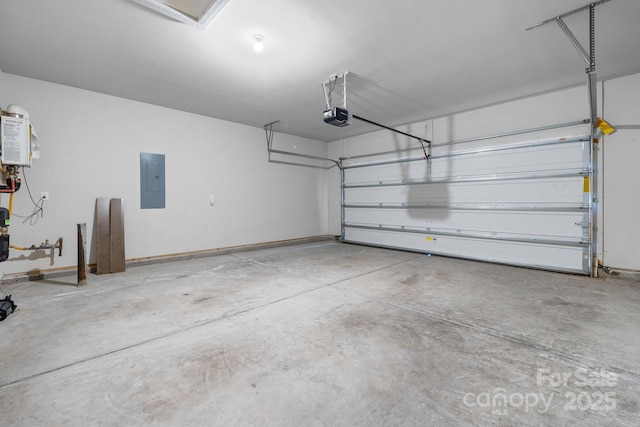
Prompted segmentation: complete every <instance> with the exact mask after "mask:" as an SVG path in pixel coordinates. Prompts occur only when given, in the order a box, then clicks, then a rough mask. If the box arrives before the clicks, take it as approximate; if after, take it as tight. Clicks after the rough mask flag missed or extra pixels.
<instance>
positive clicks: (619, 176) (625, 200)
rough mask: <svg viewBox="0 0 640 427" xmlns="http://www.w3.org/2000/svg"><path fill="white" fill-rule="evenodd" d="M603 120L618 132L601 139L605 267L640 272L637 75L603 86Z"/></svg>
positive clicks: (639, 101) (639, 86)
mask: <svg viewBox="0 0 640 427" xmlns="http://www.w3.org/2000/svg"><path fill="white" fill-rule="evenodd" d="M603 91H604V96H603V101H604V103H603V118H604V119H605V120H607V121H608V122H609V123H611V124H612V125H613V126H614V127H616V126H617V127H618V130H617V131H616V132H615V133H613V134H611V135H609V136H605V137H604V138H602V143H601V156H602V161H601V172H602V179H603V182H602V189H603V191H602V201H603V206H602V210H601V217H602V225H601V227H602V234H603V244H604V253H603V255H602V260H603V263H604V265H607V266H611V267H618V268H626V269H632V270H640V244H638V242H640V223H639V221H638V219H639V218H640V185H639V183H638V162H639V161H640V74H635V75H632V76H627V77H622V78H619V79H615V80H610V81H606V82H604V84H603Z"/></svg>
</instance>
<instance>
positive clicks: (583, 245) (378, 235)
mask: <svg viewBox="0 0 640 427" xmlns="http://www.w3.org/2000/svg"><path fill="white" fill-rule="evenodd" d="M590 159H591V144H590V127H589V125H588V124H585V123H584V122H576V123H567V124H562V125H557V126H553V125H552V126H547V127H544V128H538V129H535V130H521V131H514V132H511V133H509V134H502V135H496V136H485V137H480V138H475V139H469V140H465V141H456V142H449V143H443V144H435V143H434V144H433V145H432V146H431V150H430V156H429V158H428V159H425V158H424V155H423V154H422V148H418V149H416V150H409V151H394V152H385V153H371V154H367V155H361V156H357V157H352V158H350V159H348V160H344V161H343V168H344V175H343V179H344V183H343V206H342V208H343V215H342V218H343V220H342V233H343V240H344V241H346V242H352V243H361V244H367V245H374V246H380V247H389V248H398V249H404V250H411V251H417V252H424V253H429V254H438V255H446V256H453V257H461V258H469V259H476V260H483V261H491V262H497V263H504V264H511V265H519V266H527V267H534V268H540V269H546V270H554V271H565V272H575V273H582V274H590V271H591V256H590V251H591V248H590V239H589V236H590V228H591V227H590V218H591V203H590V200H591V185H590V183H591V167H590V161H591V160H590Z"/></svg>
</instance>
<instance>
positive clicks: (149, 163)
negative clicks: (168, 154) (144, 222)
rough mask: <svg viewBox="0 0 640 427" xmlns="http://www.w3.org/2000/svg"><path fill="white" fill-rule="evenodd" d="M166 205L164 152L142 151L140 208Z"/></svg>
mask: <svg viewBox="0 0 640 427" xmlns="http://www.w3.org/2000/svg"><path fill="white" fill-rule="evenodd" d="M164 207H165V176H164V154H154V153H140V208H141V209H164Z"/></svg>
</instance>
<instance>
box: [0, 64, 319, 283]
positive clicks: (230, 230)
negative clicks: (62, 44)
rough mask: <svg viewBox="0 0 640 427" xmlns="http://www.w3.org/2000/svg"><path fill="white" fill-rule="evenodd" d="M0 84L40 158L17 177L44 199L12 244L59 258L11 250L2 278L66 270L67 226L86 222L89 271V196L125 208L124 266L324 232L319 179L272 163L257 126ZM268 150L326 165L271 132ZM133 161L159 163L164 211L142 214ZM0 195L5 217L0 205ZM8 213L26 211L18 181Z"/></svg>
mask: <svg viewBox="0 0 640 427" xmlns="http://www.w3.org/2000/svg"><path fill="white" fill-rule="evenodd" d="M0 77H1V78H0V106H2V107H3V108H6V107H7V105H8V104H18V105H21V106H22V107H24V108H25V109H26V110H27V111H29V113H30V115H31V121H32V123H33V124H34V125H35V127H36V130H37V133H38V136H39V139H40V142H41V158H40V159H37V160H34V161H33V167H32V168H30V169H29V168H27V169H26V179H27V182H28V184H29V187H30V188H31V192H32V194H33V195H34V198H38V197H39V196H40V192H41V191H48V192H49V193H50V201H48V202H46V203H45V210H44V217H43V218H40V219H39V220H38V221H37V222H36V223H35V224H33V225H30V224H29V222H27V223H23V221H22V220H21V219H20V218H18V217H16V216H14V217H12V221H11V226H10V228H9V231H10V235H11V244H13V245H17V246H30V245H31V244H36V245H39V244H40V243H41V242H43V241H44V240H45V239H50V240H51V241H54V240H56V239H57V238H58V237H63V238H64V241H65V247H64V251H63V256H62V257H58V256H55V257H50V256H49V253H48V252H47V253H46V254H43V253H42V252H41V251H39V252H36V253H30V252H24V253H22V252H18V251H14V250H11V253H10V259H9V260H8V261H5V262H3V263H1V264H0V272H1V273H3V274H9V273H21V272H26V271H30V270H38V269H40V270H43V271H44V270H49V269H56V268H65V267H72V266H74V265H75V264H76V224H77V223H83V222H84V223H87V229H88V234H89V236H88V242H87V246H88V248H91V250H90V259H89V261H90V262H95V249H94V248H93V246H94V240H93V239H94V236H93V227H94V206H95V199H96V198H97V197H109V198H111V197H122V198H124V207H125V239H126V258H127V259H135V258H144V257H149V256H158V255H164V254H175V253H184V252H190V251H197V250H207V249H215V248H221V247H229V246H236V245H244V244H252V243H261V242H270V241H278V240H285V239H294V238H302V237H309V236H317V235H325V234H327V209H326V206H327V186H326V185H327V183H326V171H325V170H322V169H312V168H305V167H297V166H289V165H282V164H275V163H269V162H268V161H267V153H266V140H265V133H264V130H263V129H261V128H253V127H249V126H244V125H240V124H236V123H231V122H226V121H222V120H217V119H212V118H208V117H203V116H198V115H194V114H190V113H185V112H180V111H175V110H171V109H167V108H163V107H158V106H153V105H149V104H144V103H139V102H135V101H130V100H126V99H122V98H116V97H112V96H107V95H103V94H98V93H94V92H89V91H84V90H79V89H74V88H70V87H66V86H61V85H56V84H51V83H47V82H43V81H38V80H33V79H28V78H24V77H19V76H14V75H10V74H2V75H0ZM274 145H275V146H276V147H277V148H279V149H283V150H292V151H297V152H302V153H307V154H313V155H317V156H323V157H326V155H327V147H326V144H324V143H321V142H318V141H313V140H308V139H303V138H298V137H293V136H287V135H282V134H278V133H276V134H275V140H274ZM294 147H295V148H294ZM140 152H150V153H160V154H165V155H166V179H167V182H166V209H145V210H141V209H140V198H139V195H140V185H139V177H140V169H139V155H140ZM210 194H214V195H215V200H216V203H215V206H213V207H212V206H210V204H209V195H210ZM0 197H1V198H0V205H1V206H4V207H7V205H8V196H7V195H3V196H0ZM13 211H14V214H19V215H28V214H30V213H31V212H32V211H33V205H32V203H31V201H30V200H29V196H28V193H27V188H26V185H25V183H24V179H23V187H22V188H21V189H20V190H19V191H18V192H17V193H16V194H15V201H14V210H13ZM0 276H2V274H0Z"/></svg>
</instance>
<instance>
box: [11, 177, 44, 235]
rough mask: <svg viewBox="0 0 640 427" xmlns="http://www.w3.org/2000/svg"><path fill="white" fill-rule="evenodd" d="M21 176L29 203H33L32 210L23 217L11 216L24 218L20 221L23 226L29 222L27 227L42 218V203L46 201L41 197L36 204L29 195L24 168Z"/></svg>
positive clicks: (29, 190)
mask: <svg viewBox="0 0 640 427" xmlns="http://www.w3.org/2000/svg"><path fill="white" fill-rule="evenodd" d="M22 176H23V177H24V184H25V186H26V187H27V193H29V198H30V199H31V203H33V206H34V209H33V212H32V213H31V215H27V216H24V215H18V214H13V216H17V217H18V218H24V221H22V223H23V224H24V223H25V222H27V221H29V225H34V224H35V223H37V222H38V220H39V219H40V218H44V202H45V201H46V200H45V198H44V197H41V198H40V199H39V200H38V201H37V202H36V201H35V200H34V199H33V196H32V195H31V189H30V188H29V183H28V182H27V175H26V174H25V172H24V166H23V167H22Z"/></svg>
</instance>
